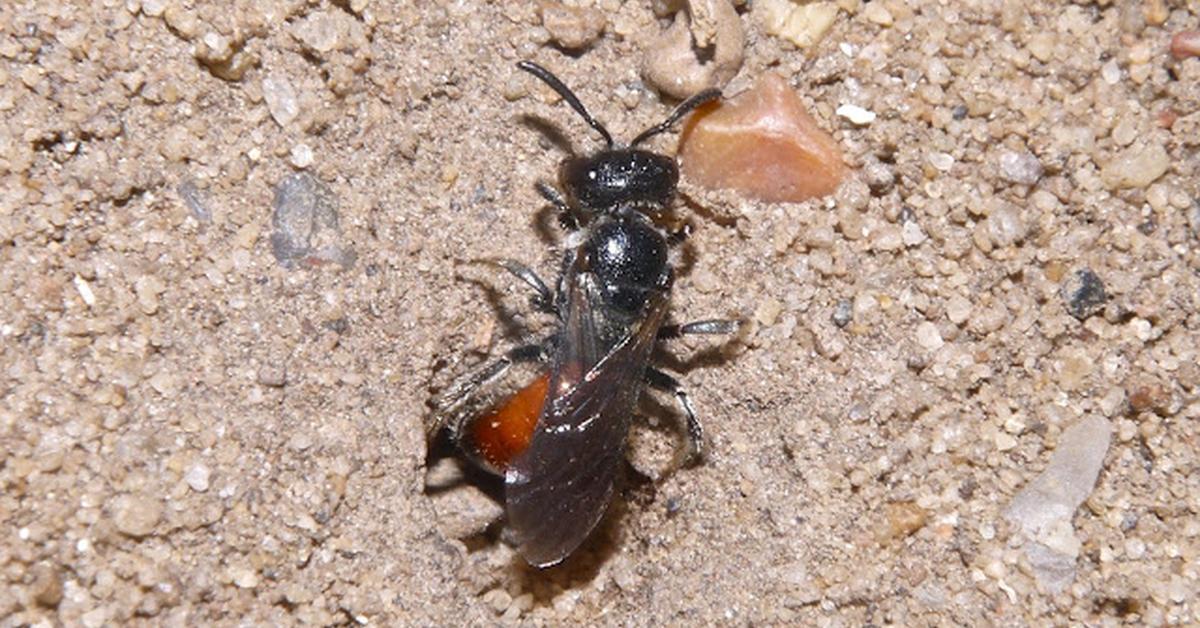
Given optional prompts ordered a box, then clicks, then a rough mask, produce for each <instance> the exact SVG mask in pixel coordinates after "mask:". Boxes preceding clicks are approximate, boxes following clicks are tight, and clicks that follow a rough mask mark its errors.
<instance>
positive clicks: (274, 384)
mask: <svg viewBox="0 0 1200 628" xmlns="http://www.w3.org/2000/svg"><path fill="white" fill-rule="evenodd" d="M256 379H257V381H258V383H260V384H262V385H263V386H270V387H271V388H281V387H282V386H283V385H284V384H286V383H287V369H285V368H284V367H283V366H280V365H275V364H272V365H267V366H264V367H262V368H260V369H258V376H257V378H256Z"/></svg>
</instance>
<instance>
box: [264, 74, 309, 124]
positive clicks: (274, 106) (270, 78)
mask: <svg viewBox="0 0 1200 628" xmlns="http://www.w3.org/2000/svg"><path fill="white" fill-rule="evenodd" d="M262 92H263V99H265V100H266V101H267V109H268V110H269V111H270V112H271V117H272V118H274V119H275V122H276V123H277V124H279V126H281V127H286V126H287V125H289V124H291V123H292V121H293V120H295V119H296V117H297V116H299V115H300V101H299V100H298V99H297V98H296V90H295V88H293V87H292V83H291V81H289V80H288V79H287V77H286V76H283V75H280V74H268V75H267V76H266V77H265V78H263V80H262Z"/></svg>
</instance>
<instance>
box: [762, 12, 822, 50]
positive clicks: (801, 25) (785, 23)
mask: <svg viewBox="0 0 1200 628" xmlns="http://www.w3.org/2000/svg"><path fill="white" fill-rule="evenodd" d="M753 6H754V10H755V12H756V13H758V15H759V16H760V19H761V20H762V24H763V29H764V30H766V32H767V34H768V35H772V36H775V37H782V38H784V39H786V40H788V41H790V42H792V44H794V45H795V46H796V47H797V48H809V47H812V46H815V45H817V44H818V43H820V41H821V40H822V39H824V38H825V34H826V33H828V32H829V29H830V28H832V27H833V23H834V21H835V20H836V19H837V15H838V6H837V5H836V4H834V3H833V2H805V3H797V2H792V0H759V1H758V2H755V3H754V5H753Z"/></svg>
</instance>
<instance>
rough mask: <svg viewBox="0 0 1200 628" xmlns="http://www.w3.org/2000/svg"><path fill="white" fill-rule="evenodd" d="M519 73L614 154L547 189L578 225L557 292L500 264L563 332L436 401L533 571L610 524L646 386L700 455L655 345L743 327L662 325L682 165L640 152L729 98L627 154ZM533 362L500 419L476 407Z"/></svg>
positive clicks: (581, 162)
mask: <svg viewBox="0 0 1200 628" xmlns="http://www.w3.org/2000/svg"><path fill="white" fill-rule="evenodd" d="M517 65H518V67H519V68H520V69H521V70H524V71H525V72H528V73H530V74H532V75H533V76H535V77H537V78H539V79H541V80H542V81H543V82H545V83H546V84H547V85H549V86H550V87H551V88H552V89H553V90H554V91H555V92H557V93H558V94H559V95H560V96H562V98H563V100H565V101H566V102H567V103H568V104H569V105H570V106H571V107H572V108H573V109H574V110H575V111H576V112H577V113H578V114H579V115H580V116H582V117H583V119H584V120H585V121H586V122H587V123H588V125H590V126H591V127H592V128H593V129H595V130H596V131H597V132H598V133H599V134H600V135H601V136H602V137H603V139H604V142H605V146H604V147H603V148H601V149H600V150H598V151H596V152H594V153H591V154H587V155H581V156H580V155H577V156H572V157H569V158H568V159H566V160H565V161H564V162H563V163H562V165H561V166H560V168H559V172H558V183H559V189H555V188H553V187H551V186H549V185H546V184H539V186H538V189H539V191H540V192H541V194H542V196H544V197H545V198H546V200H547V201H549V202H550V204H551V205H553V206H554V208H556V210H557V211H558V213H559V217H560V220H561V222H562V224H563V225H564V226H565V227H566V228H567V229H568V234H567V237H566V238H565V241H564V247H563V248H564V253H563V259H562V266H561V270H560V274H559V277H558V280H557V283H556V285H555V288H554V289H553V290H551V289H550V288H549V287H548V286H547V285H546V284H545V283H544V282H543V281H542V280H541V279H540V278H539V277H538V276H537V274H536V273H534V272H533V271H532V270H531V269H529V268H528V267H526V266H524V265H522V264H520V263H518V262H515V261H512V260H500V261H497V262H496V263H497V264H499V265H500V266H502V267H503V268H505V269H506V270H508V271H509V272H511V273H512V274H513V275H515V276H516V277H518V278H519V279H521V280H522V281H523V282H524V283H526V284H528V285H529V287H531V288H532V289H533V291H534V297H533V303H534V304H535V306H536V307H537V308H538V309H541V310H543V311H545V312H547V313H549V314H552V315H554V316H555V317H556V318H557V322H556V325H555V331H554V333H553V334H551V335H550V336H549V337H548V338H546V339H545V340H544V341H542V342H540V343H536V344H532V345H526V346H520V347H517V348H515V349H512V350H510V351H509V352H508V353H506V354H505V355H504V356H503V357H501V358H499V359H498V360H496V361H495V362H492V363H490V364H487V365H486V366H484V367H483V368H482V369H480V370H478V371H477V372H475V373H474V374H472V375H470V376H468V377H467V378H466V379H464V380H463V381H462V382H460V383H459V384H458V385H456V386H453V387H452V388H451V389H450V390H448V391H446V392H445V393H444V394H443V395H442V396H441V397H440V399H439V400H438V401H437V402H436V403H435V404H434V405H435V415H434V417H435V420H434V422H433V426H432V431H431V435H435V434H436V433H438V432H441V431H443V430H444V431H446V432H448V433H449V437H450V438H451V439H452V441H453V442H454V443H456V444H457V445H458V447H459V449H461V451H462V452H463V453H464V454H465V455H466V456H467V458H469V459H470V460H472V461H473V462H475V463H476V464H477V465H479V466H480V467H481V468H483V469H485V470H487V471H489V472H491V473H495V474H497V475H500V476H502V477H503V478H504V500H505V510H506V515H507V523H508V526H509V527H510V529H511V530H512V531H513V532H514V533H515V535H516V538H517V541H518V550H519V552H520V553H521V555H522V556H523V557H524V558H525V559H526V560H527V561H528V562H529V563H530V564H532V565H535V566H537V567H548V566H551V565H554V564H557V563H559V562H561V561H562V560H563V559H564V558H566V557H567V556H568V555H569V554H570V553H571V552H572V551H574V550H575V549H576V548H577V547H578V546H579V545H580V544H581V543H582V542H583V541H584V539H586V538H587V536H588V535H589V533H590V532H591V531H592V529H593V528H595V527H596V524H597V523H599V521H600V519H601V517H602V516H603V515H604V513H605V511H606V509H607V507H608V504H609V502H610V501H611V498H612V495H613V491H614V480H615V479H616V476H617V473H618V469H619V468H620V467H621V465H622V463H623V461H624V455H625V440H626V437H627V435H628V433H629V427H630V421H631V419H632V417H633V414H634V411H635V406H636V404H637V400H638V395H639V393H640V391H641V388H642V385H643V384H649V385H650V386H653V387H655V388H659V389H663V390H666V391H669V392H671V393H672V394H674V396H675V398H676V399H677V400H678V402H679V404H680V406H681V408H682V410H683V413H684V415H685V416H686V418H687V427H688V430H687V432H688V449H689V451H688V453H689V454H690V455H689V457H692V456H695V455H696V454H698V453H699V452H700V446H701V436H702V435H701V429H700V424H699V422H698V421H697V419H696V415H695V412H694V411H693V409H692V406H691V403H690V401H689V400H688V396H687V394H686V393H685V392H684V391H683V390H682V389H681V388H680V386H679V383H678V382H677V381H676V380H675V379H674V378H673V377H671V376H670V375H668V374H666V373H664V372H662V371H660V370H658V369H656V368H654V367H653V366H651V365H650V357H651V351H652V350H653V348H654V347H655V344H656V341H658V340H660V339H666V338H672V337H677V336H679V335H682V334H724V333H731V332H733V331H735V330H736V329H737V323H736V322H734V321H725V320H706V321H699V322H695V323H690V324H687V325H667V324H665V323H664V321H665V319H666V315H667V307H668V302H669V300H670V294H671V285H672V282H673V280H674V277H673V271H672V267H671V263H670V261H669V259H668V247H669V246H670V244H671V243H672V241H673V240H674V239H675V238H676V237H677V236H678V234H668V233H666V232H665V230H664V229H662V228H660V227H659V226H657V225H656V224H655V223H654V218H655V217H656V216H658V215H659V214H660V213H662V212H663V211H665V210H666V209H667V208H668V206H669V205H670V203H671V202H672V200H673V199H674V198H675V192H676V185H677V183H678V181H679V170H678V168H677V167H676V165H675V161H674V160H673V159H672V158H670V157H667V156H665V155H660V154H658V153H654V152H651V151H649V150H646V149H642V148H638V145H639V144H641V143H642V142H644V141H645V140H647V139H649V138H651V137H653V136H655V135H657V134H659V133H662V132H664V131H666V130H668V129H669V128H671V126H672V125H674V124H675V123H676V122H678V121H679V120H680V119H681V118H682V117H683V116H684V115H686V114H687V113H688V112H690V111H692V110H693V109H695V108H696V107H699V106H700V105H703V104H704V103H707V102H710V101H712V100H714V99H717V98H719V97H720V92H719V91H717V90H715V89H712V90H706V91H703V92H701V93H698V94H696V95H695V96H693V97H691V98H689V99H687V100H685V101H684V102H682V103H680V104H679V106H677V107H676V108H675V110H674V111H673V112H672V113H671V114H670V115H669V116H668V117H667V118H666V119H665V120H663V121H662V122H661V123H659V124H657V125H655V126H653V127H651V128H649V129H647V130H646V131H644V132H642V133H641V134H639V135H638V136H637V137H635V138H634V139H633V141H632V142H630V143H629V145H628V146H617V145H615V144H614V142H613V139H612V136H611V135H610V134H609V132H608V130H607V129H606V128H605V127H604V125H602V124H600V123H599V122H598V121H597V120H596V119H594V118H593V117H592V116H591V114H589V113H588V111H587V109H586V108H584V106H583V104H582V103H581V102H580V101H579V99H578V98H577V97H576V96H575V94H573V93H572V92H571V90H570V89H569V88H567V86H566V85H564V84H563V83H562V82H561V81H560V80H559V79H558V78H557V77H555V76H554V75H553V74H551V73H550V72H549V71H548V70H546V69H545V68H543V67H541V66H539V65H536V64H534V63H532V62H529V61H523V62H521V63H519V64H517ZM560 190H561V191H560ZM523 361H536V362H540V363H541V364H543V365H544V367H543V371H542V374H541V375H540V376H539V377H537V378H536V379H535V380H534V381H533V382H532V383H531V384H529V385H527V386H526V387H525V388H523V389H521V390H520V391H518V392H517V393H516V394H514V395H513V396H512V397H510V398H509V399H508V400H507V401H505V402H503V403H501V404H499V405H498V406H496V407H495V409H493V410H492V411H491V412H488V413H484V414H480V413H477V412H475V411H474V410H473V409H472V408H471V404H470V403H468V401H469V400H470V399H471V398H472V397H473V396H474V394H475V393H476V391H478V390H479V389H480V388H481V387H483V386H485V385H486V384H489V383H490V382H492V381H494V380H496V379H498V378H499V377H500V376H501V375H503V374H504V373H505V372H507V371H508V370H509V368H510V367H511V366H512V365H513V364H515V363H517V362H523Z"/></svg>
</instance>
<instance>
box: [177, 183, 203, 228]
mask: <svg viewBox="0 0 1200 628" xmlns="http://www.w3.org/2000/svg"><path fill="white" fill-rule="evenodd" d="M175 192H176V193H177V194H179V198H180V199H181V200H182V201H183V204H184V206H186V207H187V208H188V212H189V213H190V214H191V215H192V218H195V219H196V220H197V221H198V222H204V223H207V222H212V210H211V209H210V208H209V205H208V198H207V197H206V196H205V194H204V192H202V191H200V188H198V187H196V184H195V183H194V182H192V181H191V180H190V179H185V180H184V181H181V182H180V183H179V185H178V186H177V187H176V188H175Z"/></svg>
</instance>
